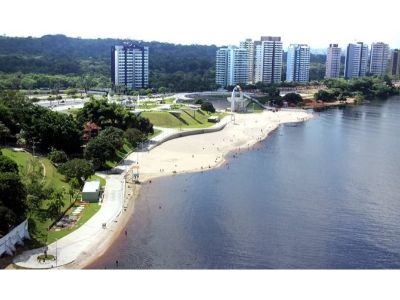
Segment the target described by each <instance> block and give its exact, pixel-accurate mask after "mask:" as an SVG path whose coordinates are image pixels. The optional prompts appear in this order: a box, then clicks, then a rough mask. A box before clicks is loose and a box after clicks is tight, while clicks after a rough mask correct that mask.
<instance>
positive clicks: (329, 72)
mask: <svg viewBox="0 0 400 300" xmlns="http://www.w3.org/2000/svg"><path fill="white" fill-rule="evenodd" d="M341 56H342V49H341V48H339V47H338V44H330V45H329V48H328V49H327V53H326V71H325V78H338V77H339V76H340V58H341Z"/></svg>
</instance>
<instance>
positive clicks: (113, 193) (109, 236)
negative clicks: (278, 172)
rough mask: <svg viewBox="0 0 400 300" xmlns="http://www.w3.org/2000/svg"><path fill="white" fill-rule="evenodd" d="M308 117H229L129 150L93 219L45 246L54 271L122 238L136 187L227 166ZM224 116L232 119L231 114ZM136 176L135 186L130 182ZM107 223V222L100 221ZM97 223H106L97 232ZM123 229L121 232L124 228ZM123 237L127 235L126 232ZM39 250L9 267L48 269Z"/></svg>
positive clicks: (83, 263) (86, 263)
mask: <svg viewBox="0 0 400 300" xmlns="http://www.w3.org/2000/svg"><path fill="white" fill-rule="evenodd" d="M312 117H313V115H312V113H310V112H307V111H304V110H295V109H287V110H281V111H278V112H271V111H263V112H261V113H253V114H234V117H233V119H231V120H230V121H229V119H228V120H227V119H225V120H224V121H229V122H227V124H226V126H224V127H223V128H222V129H221V130H218V131H214V132H209V133H204V134H195V135H187V136H184V137H179V138H175V139H170V140H167V141H165V142H163V143H162V142H161V143H160V144H158V145H157V146H156V147H154V148H152V149H151V150H149V151H142V152H133V153H131V154H130V155H128V157H126V158H125V161H123V162H122V163H121V165H119V167H120V168H121V172H122V174H117V175H114V174H108V175H105V177H106V179H107V185H106V190H105V194H107V195H108V196H107V197H105V198H106V199H107V201H106V202H105V204H104V205H105V207H104V208H102V209H103V210H100V211H99V212H98V213H97V214H95V215H94V216H93V220H92V219H91V220H89V223H88V224H86V225H85V226H84V227H82V228H81V230H78V231H75V232H74V233H72V234H70V235H68V236H66V237H65V238H63V239H62V240H60V241H59V243H58V251H57V243H55V245H54V244H52V245H49V249H50V250H49V252H55V253H58V254H60V253H61V257H60V260H59V264H58V266H57V264H56V266H55V267H56V268H57V269H84V268H90V266H91V265H93V264H94V263H95V262H96V261H97V260H98V259H100V258H101V257H102V255H103V254H104V253H106V251H107V250H108V249H109V248H110V247H111V246H112V244H113V243H114V242H115V241H116V240H117V239H118V238H119V237H120V235H121V234H123V231H124V229H125V228H126V226H127V223H128V222H129V220H130V219H131V218H132V217H133V215H134V213H135V204H136V201H137V199H138V197H139V194H140V191H141V186H142V185H146V184H151V181H152V180H153V179H155V178H158V177H163V176H174V175H179V174H188V173H194V172H204V171H207V170H212V169H215V168H218V167H222V166H226V167H229V163H230V162H229V158H235V157H237V155H238V154H240V153H243V152H244V151H250V150H252V149H253V148H254V145H256V144H257V143H258V142H260V141H262V140H265V139H266V138H267V137H268V136H269V135H270V134H272V132H273V131H274V130H276V129H277V128H278V127H279V126H280V125H281V124H285V123H295V126H297V123H303V122H304V121H307V120H309V119H311V118H312ZM226 118H232V117H231V115H230V116H227V117H226ZM135 173H139V180H140V184H136V183H134V176H133V175H134V174H135ZM102 222H106V223H102ZM101 224H107V225H106V226H103V228H101V226H100V225H101ZM125 230H126V229H125ZM126 234H127V233H126ZM40 252H42V249H35V250H31V251H27V252H26V253H23V254H22V255H20V256H18V257H17V258H16V259H15V260H14V263H16V264H17V265H18V266H19V267H23V268H41V269H43V268H47V269H49V268H53V265H48V266H47V265H46V266H42V265H38V264H37V262H36V256H37V254H38V253H40Z"/></svg>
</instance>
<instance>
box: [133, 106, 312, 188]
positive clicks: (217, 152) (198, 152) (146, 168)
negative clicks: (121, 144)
mask: <svg viewBox="0 0 400 300" xmlns="http://www.w3.org/2000/svg"><path fill="white" fill-rule="evenodd" d="M310 118H311V114H309V113H307V112H302V111H290V110H288V111H279V112H276V113H273V112H267V111H264V112H262V113H260V114H236V115H235V121H234V122H230V123H229V124H227V125H226V127H225V128H224V129H223V130H221V131H217V132H213V133H208V134H202V135H194V136H188V137H184V138H179V139H175V140H172V141H169V142H168V143H164V144H162V145H160V146H158V147H156V148H155V149H153V150H151V151H150V152H148V153H140V156H139V164H138V165H139V174H140V180H141V181H149V180H151V179H153V178H156V177H160V176H169V175H175V174H181V173H188V172H201V171H205V170H208V169H212V168H215V167H217V166H220V165H221V164H223V163H224V162H225V157H226V156H227V154H229V153H230V152H240V151H244V150H249V149H250V148H251V147H252V146H253V145H254V144H255V143H257V142H259V141H261V140H263V139H265V138H266V137H267V136H268V135H269V134H270V133H271V132H272V131H273V130H275V129H276V128H277V127H278V126H279V125H280V124H282V123H290V122H302V121H305V120H308V119H310ZM136 155H137V154H132V155H131V156H130V157H128V159H131V160H135V158H136ZM132 171H133V169H132ZM134 172H136V171H134Z"/></svg>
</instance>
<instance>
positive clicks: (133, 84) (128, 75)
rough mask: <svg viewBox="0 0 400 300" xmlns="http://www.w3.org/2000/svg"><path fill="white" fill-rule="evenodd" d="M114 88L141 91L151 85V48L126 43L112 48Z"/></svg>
mask: <svg viewBox="0 0 400 300" xmlns="http://www.w3.org/2000/svg"><path fill="white" fill-rule="evenodd" d="M111 77H112V83H113V86H114V87H115V86H118V85H123V86H126V87H127V88H129V89H140V88H144V87H147V86H148V85H149V48H148V47H143V46H140V45H135V44H132V43H124V44H123V45H116V46H113V47H112V48H111Z"/></svg>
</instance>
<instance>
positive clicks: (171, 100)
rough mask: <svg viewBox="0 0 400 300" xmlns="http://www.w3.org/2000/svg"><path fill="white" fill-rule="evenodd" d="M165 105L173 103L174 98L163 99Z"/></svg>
mask: <svg viewBox="0 0 400 300" xmlns="http://www.w3.org/2000/svg"><path fill="white" fill-rule="evenodd" d="M164 101H165V104H172V103H174V101H175V98H172V97H171V98H164Z"/></svg>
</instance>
